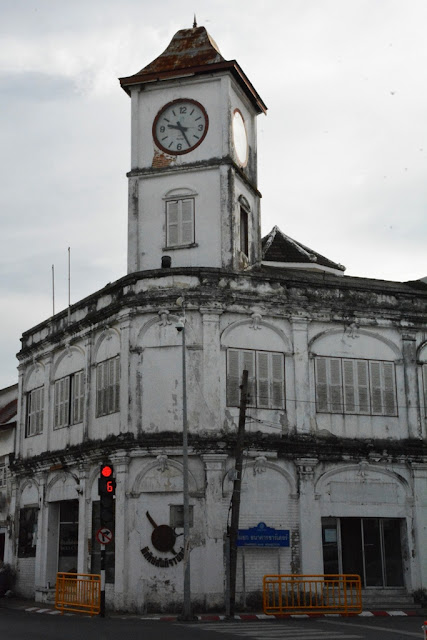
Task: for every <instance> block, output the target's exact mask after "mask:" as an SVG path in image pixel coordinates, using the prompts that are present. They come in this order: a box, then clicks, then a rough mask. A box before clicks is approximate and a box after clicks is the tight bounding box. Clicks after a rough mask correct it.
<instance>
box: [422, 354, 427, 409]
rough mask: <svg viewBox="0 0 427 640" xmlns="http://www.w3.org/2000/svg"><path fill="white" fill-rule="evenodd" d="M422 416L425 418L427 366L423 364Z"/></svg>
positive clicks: (426, 407)
mask: <svg viewBox="0 0 427 640" xmlns="http://www.w3.org/2000/svg"><path fill="white" fill-rule="evenodd" d="M423 385H424V386H423V388H424V416H425V417H426V418H427V364H423Z"/></svg>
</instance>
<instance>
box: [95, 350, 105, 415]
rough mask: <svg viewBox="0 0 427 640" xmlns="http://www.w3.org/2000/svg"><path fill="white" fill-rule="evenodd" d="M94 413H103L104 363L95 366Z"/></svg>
mask: <svg viewBox="0 0 427 640" xmlns="http://www.w3.org/2000/svg"><path fill="white" fill-rule="evenodd" d="M96 404H97V407H96V415H97V416H102V415H104V363H103V362H100V363H99V364H98V366H97V367H96Z"/></svg>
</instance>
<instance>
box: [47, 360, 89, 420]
mask: <svg viewBox="0 0 427 640" xmlns="http://www.w3.org/2000/svg"><path fill="white" fill-rule="evenodd" d="M83 401H84V374H83V371H77V372H76V373H72V374H71V375H69V376H65V377H64V378H60V379H59V380H56V381H55V390H54V419H53V426H54V428H55V429H59V428H61V427H68V426H70V425H72V424H77V423H78V422H82V421H83Z"/></svg>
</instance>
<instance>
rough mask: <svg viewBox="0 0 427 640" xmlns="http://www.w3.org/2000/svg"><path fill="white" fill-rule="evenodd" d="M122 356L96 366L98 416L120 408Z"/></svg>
mask: <svg viewBox="0 0 427 640" xmlns="http://www.w3.org/2000/svg"><path fill="white" fill-rule="evenodd" d="M119 380H120V358H119V356H116V357H114V358H109V359H108V360H104V362H100V363H99V364H98V365H97V367H96V416H97V417H99V416H106V415H108V414H110V413H115V412H116V411H118V410H119V391H120V382H119Z"/></svg>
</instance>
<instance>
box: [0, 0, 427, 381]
mask: <svg viewBox="0 0 427 640" xmlns="http://www.w3.org/2000/svg"><path fill="white" fill-rule="evenodd" d="M194 11H196V14H197V21H198V24H199V26H201V25H203V26H205V27H206V28H207V29H208V31H209V33H210V34H211V35H212V37H213V38H214V39H215V41H216V42H217V44H218V46H219V48H220V50H221V53H222V54H223V56H224V57H225V58H226V59H236V60H237V61H238V62H239V64H240V66H241V67H242V68H243V70H244V71H245V73H246V74H247V76H248V77H249V79H250V80H251V82H252V83H253V85H254V86H255V88H256V89H257V91H258V93H259V94H260V95H261V97H262V98H263V100H264V102H265V103H266V104H267V106H268V112H267V116H264V115H261V116H259V117H258V145H259V156H258V159H259V188H260V191H261V192H262V194H263V199H262V220H263V222H262V231H263V234H265V233H267V232H268V231H269V230H270V229H271V228H272V227H273V226H274V225H276V224H277V225H278V226H279V227H280V228H281V229H282V231H283V232H284V233H286V234H288V235H289V236H291V237H293V238H295V239H297V240H299V241H300V242H302V243H304V244H306V245H308V246H309V247H310V248H312V249H314V250H316V251H318V252H320V253H322V254H324V255H326V256H327V257H328V258H330V259H332V260H334V261H336V262H340V263H342V264H344V265H345V266H346V267H347V271H346V274H347V275H352V276H367V277H372V278H379V279H385V280H399V281H406V280H414V279H418V278H421V277H425V276H427V260H426V247H427V117H426V116H427V71H426V70H427V36H426V25H427V2H426V1H425V0H263V2H259V1H255V0H216V1H215V2H209V1H207V0H196V1H195V0H193V1H192V2H190V1H189V0H179V2H176V1H172V0H159V1H158V2H152V0H72V2H70V1H69V0H0V12H1V13H0V98H1V101H0V105H1V112H0V113H1V117H0V143H1V144H0V163H1V166H0V175H1V189H0V202H1V206H0V216H1V218H0V220H1V239H2V242H1V252H0V261H1V278H0V305H1V334H0V336H1V337H0V387H5V386H8V385H11V384H14V383H15V382H16V381H17V371H16V366H17V361H16V358H15V354H16V352H17V351H19V348H20V336H21V334H22V332H23V331H25V330H26V329H29V328H31V327H32V326H34V325H35V324H37V323H39V322H42V321H43V320H45V319H46V318H48V317H49V316H51V315H52V264H54V265H55V294H56V302H55V310H56V312H58V311H60V310H62V309H64V308H65V307H66V305H67V299H68V293H67V261H68V250H67V249H68V247H69V246H70V247H71V302H77V301H78V300H79V299H81V298H83V297H85V296H86V295H89V294H90V293H93V292H94V291H96V290H98V289H100V288H102V287H103V286H104V285H105V284H107V283H108V282H112V281H114V280H117V279H118V278H120V277H122V276H123V275H125V273H126V249H127V246H126V242H127V240H126V225H127V178H126V176H125V174H126V171H128V170H129V168H130V139H129V128H130V99H129V98H128V96H127V95H126V94H125V92H124V91H123V90H122V89H121V88H120V86H119V83H118V80H117V78H118V77H121V76H128V75H131V74H133V73H135V72H136V71H138V70H139V69H141V68H142V67H143V66H145V65H146V64H148V63H149V62H151V61H152V60H153V59H154V58H156V57H157V56H158V55H159V54H160V53H162V51H163V50H164V49H165V48H166V46H167V45H168V44H169V41H170V40H171V38H172V36H173V35H174V33H175V32H176V31H178V30H179V29H182V28H189V27H191V26H192V22H193V12H194Z"/></svg>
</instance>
